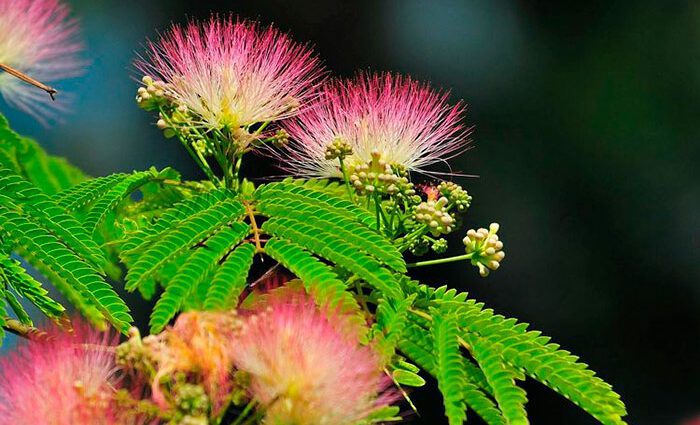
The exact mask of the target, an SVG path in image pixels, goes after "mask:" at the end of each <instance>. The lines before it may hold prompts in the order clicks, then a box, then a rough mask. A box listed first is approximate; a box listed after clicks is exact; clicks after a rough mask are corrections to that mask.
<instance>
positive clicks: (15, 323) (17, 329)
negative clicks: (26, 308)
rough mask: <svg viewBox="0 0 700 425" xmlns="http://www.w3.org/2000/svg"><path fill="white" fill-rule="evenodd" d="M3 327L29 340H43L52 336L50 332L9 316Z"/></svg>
mask: <svg viewBox="0 0 700 425" xmlns="http://www.w3.org/2000/svg"><path fill="white" fill-rule="evenodd" d="M2 328H3V329H4V330H6V331H7V332H10V333H12V334H15V335H17V336H20V337H22V338H26V339H29V340H38V341H42V340H46V339H48V338H50V336H49V334H48V333H46V332H44V331H42V330H39V329H37V328H35V327H33V326H29V325H25V324H24V323H22V322H20V321H19V320H15V319H12V318H9V317H6V318H5V324H4V325H2Z"/></svg>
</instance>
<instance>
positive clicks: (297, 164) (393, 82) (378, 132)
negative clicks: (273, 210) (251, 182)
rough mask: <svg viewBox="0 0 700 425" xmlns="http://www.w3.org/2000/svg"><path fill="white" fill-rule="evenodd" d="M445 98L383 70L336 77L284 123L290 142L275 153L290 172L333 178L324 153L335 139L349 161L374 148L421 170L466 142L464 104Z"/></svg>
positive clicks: (334, 165) (334, 166)
mask: <svg viewBox="0 0 700 425" xmlns="http://www.w3.org/2000/svg"><path fill="white" fill-rule="evenodd" d="M448 96H449V93H447V92H441V91H436V90H433V89H431V88H430V87H429V86H428V85H427V84H424V83H421V82H418V81H415V80H412V79H411V78H410V77H402V76H399V75H392V74H389V73H385V74H374V75H367V74H360V75H358V76H357V77H356V78H355V79H354V80H348V81H336V82H334V83H331V84H328V85H327V86H325V88H324V89H323V91H322V94H321V96H320V98H319V101H318V102H317V103H316V104H315V105H314V107H310V108H308V109H307V110H306V111H305V112H304V113H302V114H301V115H300V116H299V117H298V119H296V120H293V121H291V122H289V123H287V124H286V126H285V129H286V130H287V132H288V133H289V135H290V142H289V145H288V147H287V149H286V150H283V151H276V156H278V157H279V158H280V159H281V160H282V168H284V169H285V170H287V171H289V172H291V173H292V174H294V175H298V176H304V177H333V176H339V170H338V161H337V160H335V159H334V160H328V159H326V157H325V156H326V147H328V145H329V144H330V143H331V142H333V141H334V140H336V139H340V140H342V141H343V142H345V143H347V144H348V145H349V146H350V147H351V148H352V150H353V155H352V156H350V157H349V159H348V161H349V162H350V163H351V165H352V164H353V163H358V164H359V163H367V162H369V161H370V160H371V159H372V152H375V151H377V152H379V153H380V154H381V159H383V160H384V161H386V162H387V163H389V164H396V165H401V166H404V167H406V168H407V169H408V170H411V171H418V172H423V173H426V172H427V170H426V167H427V166H428V165H431V164H434V163H437V162H445V161H446V160H447V159H450V158H452V157H453V156H455V155H457V154H459V153H461V152H462V151H463V150H464V149H465V147H466V145H467V142H468V141H467V136H468V133H469V129H467V128H465V127H464V125H463V124H462V122H461V119H462V115H463V113H464V106H463V104H461V103H458V104H457V105H455V106H450V105H449V104H448V103H447V99H448Z"/></svg>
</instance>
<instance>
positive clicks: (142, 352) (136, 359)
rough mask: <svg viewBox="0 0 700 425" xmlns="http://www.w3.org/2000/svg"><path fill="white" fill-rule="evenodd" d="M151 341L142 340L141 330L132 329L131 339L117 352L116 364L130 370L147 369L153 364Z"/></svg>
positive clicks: (118, 348)
mask: <svg viewBox="0 0 700 425" xmlns="http://www.w3.org/2000/svg"><path fill="white" fill-rule="evenodd" d="M149 341H151V339H150V338H149V337H146V339H143V340H142V339H141V334H140V332H139V330H138V329H137V328H136V327H132V328H131V329H129V339H128V340H127V341H125V342H123V343H121V344H119V345H118V346H117V348H116V350H115V362H116V363H117V364H118V365H120V366H126V367H129V368H134V369H139V370H140V369H147V368H148V367H150V365H151V364H152V363H153V359H152V357H153V351H152V350H151V347H150V346H149Z"/></svg>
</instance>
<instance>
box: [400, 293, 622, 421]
mask: <svg viewBox="0 0 700 425" xmlns="http://www.w3.org/2000/svg"><path fill="white" fill-rule="evenodd" d="M403 283H404V284H405V285H406V287H407V289H406V291H407V292H412V293H416V294H418V297H417V299H416V302H415V303H414V310H412V311H413V312H416V313H414V316H415V317H412V318H411V319H412V321H413V322H414V323H415V325H411V326H409V327H408V328H407V329H408V330H409V331H407V334H408V337H407V339H408V340H409V341H408V342H406V343H402V344H400V348H401V350H402V351H403V352H404V353H405V354H406V355H407V356H409V358H411V359H412V360H414V361H415V362H417V363H418V364H420V365H422V366H424V367H426V364H427V365H428V366H427V368H429V361H430V352H431V351H430V349H429V346H428V347H426V345H425V343H424V337H423V336H422V334H423V333H424V332H425V329H426V328H429V327H430V323H429V321H428V320H427V319H426V318H427V317H432V316H430V315H429V314H428V313H427V311H429V309H431V308H437V309H439V310H440V311H441V312H446V313H449V314H451V315H453V316H454V317H455V318H456V320H457V323H458V325H459V328H460V338H461V339H462V341H463V343H462V342H460V343H462V345H463V346H464V347H465V348H467V349H469V352H470V354H471V355H472V356H473V358H474V360H476V362H477V364H478V366H479V370H476V369H475V368H472V367H466V370H467V376H468V377H469V379H470V381H472V382H473V383H474V384H475V386H476V387H478V388H481V389H485V390H486V392H487V393H489V394H491V395H493V396H494V397H495V400H496V401H497V402H498V405H499V407H500V410H501V412H502V414H503V415H504V417H506V418H507V419H508V420H510V421H513V422H515V423H525V422H526V418H525V416H524V415H525V411H524V408H523V407H522V406H523V405H524V403H525V394H524V392H522V390H521V389H519V388H518V387H517V386H515V384H514V379H516V378H517V379H520V378H521V373H524V374H526V375H528V376H530V377H532V378H534V379H536V380H538V381H540V382H541V383H543V384H544V385H546V386H548V387H550V388H552V389H553V390H555V391H557V392H559V393H560V394H562V395H564V396H565V397H566V398H567V399H569V400H571V401H572V402H574V403H576V404H577V405H579V406H580V407H581V408H583V409H584V410H585V411H587V412H588V413H590V414H591V415H592V416H594V417H595V418H596V419H597V420H598V421H600V422H601V423H603V424H624V423H625V422H624V421H623V420H622V417H623V416H624V415H625V414H626V410H625V406H624V404H623V403H622V402H621V401H620V396H619V395H618V394H617V393H615V392H614V391H612V388H611V387H610V385H608V384H607V383H605V382H604V381H602V380H601V379H600V378H598V377H596V376H595V373H594V372H592V371H591V370H589V369H588V368H587V365H585V364H583V363H580V362H578V358H577V357H576V356H572V355H571V354H570V353H569V352H568V351H565V350H560V349H559V346H558V345H557V344H552V343H549V338H548V337H543V336H542V335H541V333H540V332H538V331H528V330H527V324H523V323H518V322H517V321H516V320H515V319H506V318H504V317H503V316H500V315H496V314H494V313H493V311H492V310H489V309H484V306H483V304H481V303H478V302H476V301H475V300H472V299H468V298H467V294H466V293H457V292H456V291H455V290H453V289H452V290H447V288H446V287H440V288H437V289H435V288H431V287H429V286H427V285H422V284H417V283H415V282H413V281H409V280H404V282H403ZM416 315H417V316H416ZM428 370H430V369H428ZM431 373H433V374H434V372H431ZM482 374H483V377H485V378H486V384H487V385H485V384H484V382H483V378H482ZM465 399H466V398H465ZM466 400H467V404H469V406H470V407H473V408H474V409H475V410H476V408H475V407H474V406H473V405H472V403H470V402H469V400H468V399H466ZM477 412H478V411H477ZM481 416H482V417H484V416H483V415H481ZM484 418H485V417H484Z"/></svg>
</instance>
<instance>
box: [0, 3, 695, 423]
mask: <svg viewBox="0 0 700 425" xmlns="http://www.w3.org/2000/svg"><path fill="white" fill-rule="evenodd" d="M70 3H71V4H72V8H73V11H74V15H75V16H77V17H78V18H79V19H80V21H81V25H82V28H83V35H84V37H85V42H86V45H87V51H86V54H85V56H86V57H87V58H89V60H90V61H91V65H90V67H89V69H88V72H87V74H86V75H85V76H84V77H83V78H80V79H77V80H74V81H71V82H67V83H65V84H63V85H57V86H58V88H59V89H63V91H64V92H72V93H73V97H74V99H73V104H72V108H71V109H72V112H71V113H69V114H68V115H66V116H65V117H64V120H63V122H61V123H58V124H56V125H54V126H52V127H50V128H43V127H41V126H39V125H37V124H36V122H35V121H34V120H33V119H32V118H31V117H28V116H27V115H24V114H22V113H19V112H17V111H14V110H11V109H8V108H6V107H4V105H3V112H5V111H7V112H8V118H9V119H10V120H11V123H12V125H13V126H14V127H15V128H16V129H17V130H18V131H20V132H22V133H25V134H28V135H32V136H34V137H35V138H37V139H38V140H39V141H40V142H42V144H43V145H44V146H45V147H46V148H47V149H48V150H49V151H50V152H51V153H54V154H58V155H63V156H66V157H67V158H69V159H70V160H71V161H72V162H73V163H75V164H76V165H78V166H80V167H82V168H83V169H84V170H86V171H87V172H88V173H90V174H92V175H96V176H97V175H104V174H107V173H111V172H116V171H130V170H134V169H144V168H146V167H149V166H151V165H155V166H157V167H164V166H166V165H172V166H174V167H175V168H177V169H178V170H180V171H181V172H182V173H183V175H184V176H186V177H189V178H199V177H201V176H200V175H198V174H197V171H196V170H195V169H194V168H193V166H192V164H191V163H190V162H189V160H188V157H187V156H186V153H185V152H183V151H182V150H181V148H180V146H179V144H178V143H177V142H174V141H172V140H165V139H164V138H163V137H162V136H161V133H160V131H158V130H157V129H156V128H155V127H154V125H153V122H154V119H153V117H152V116H150V115H149V114H147V113H144V112H143V111H141V110H139V109H138V108H137V107H136V104H135V101H134V95H135V91H136V88H137V84H136V83H135V81H134V80H133V77H134V76H136V75H135V74H134V71H133V68H132V66H131V62H132V60H133V58H134V56H135V54H136V53H137V52H139V51H141V46H142V44H143V43H144V41H145V40H146V39H147V38H148V37H155V36H156V35H157V31H158V30H162V29H165V28H166V27H167V26H168V25H169V24H170V23H171V22H184V21H186V19H187V17H191V18H203V17H207V16H208V15H209V14H210V13H211V12H228V11H231V12H233V13H236V14H239V15H240V16H243V17H249V18H254V19H259V20H261V21H262V22H263V23H274V24H275V25H277V26H278V27H279V28H281V29H282V30H284V31H288V32H290V33H291V34H292V35H293V36H294V37H295V38H296V39H298V40H300V41H304V42H310V43H312V44H314V45H315V46H316V49H317V51H318V52H319V54H320V55H321V56H322V57H323V58H324V60H325V63H326V65H327V67H328V69H329V70H330V71H332V72H333V73H334V74H336V75H340V76H351V75H352V74H353V72H354V71H355V70H356V69H358V68H359V69H372V70H393V71H397V72H401V73H408V74H411V75H413V76H415V77H417V78H419V79H423V80H428V81H431V82H432V83H433V84H434V85H435V86H438V87H444V88H449V89H451V90H452V94H453V98H454V100H457V99H464V100H465V101H466V102H467V103H468V105H469V114H468V117H467V120H468V123H469V124H470V125H474V126H475V130H474V133H473V136H472V138H473V144H472V146H473V149H472V150H470V151H469V152H467V153H466V154H465V155H463V156H462V157H460V158H458V159H457V160H456V161H454V163H453V167H454V169H455V170H460V171H463V172H465V173H469V174H476V175H478V176H479V177H478V178H470V179H463V180H460V182H461V183H462V184H464V185H465V187H466V188H467V189H468V190H469V192H470V194H471V195H472V196H473V197H474V202H473V206H472V208H471V210H470V218H469V221H468V226H469V227H481V226H487V225H488V224H489V223H490V222H492V221H498V222H499V223H500V224H501V232H500V233H499V235H502V239H503V240H504V241H505V243H506V252H507V253H508V257H507V258H506V260H505V262H504V264H503V267H502V268H501V269H499V270H498V272H497V273H494V274H492V275H491V276H490V277H489V278H487V279H480V278H479V277H478V273H477V272H476V269H473V268H471V267H470V266H468V265H467V264H466V263H452V264H449V265H444V266H441V267H435V268H432V269H430V270H421V273H420V276H421V277H422V278H424V279H427V281H429V282H432V283H434V284H435V285H441V284H447V285H449V286H452V287H456V288H459V289H460V290H467V291H469V292H470V293H471V296H472V297H475V298H477V299H479V300H481V301H483V302H485V303H486V304H487V305H488V306H490V307H492V308H494V309H495V310H496V311H498V312H500V313H501V314H504V315H506V316H514V317H518V318H520V319H521V320H523V321H526V322H528V323H531V324H532V327H533V328H535V329H539V330H542V331H544V332H545V334H548V335H550V336H552V337H553V338H554V340H555V341H557V342H558V343H560V344H561V345H562V346H564V347H565V348H566V349H568V350H570V351H572V352H573V353H575V354H577V355H579V356H580V357H581V358H582V359H583V361H585V362H586V363H588V364H590V365H591V367H592V368H593V369H594V370H596V371H597V372H598V373H599V375H600V376H601V377H603V378H604V379H605V380H607V381H608V382H610V383H612V384H613V385H614V387H615V389H616V390H617V391H618V392H619V393H620V394H622V396H623V400H624V401H625V402H626V403H627V406H628V409H629V413H630V416H629V422H630V423H632V424H654V425H656V424H679V423H681V421H682V420H684V419H686V418H689V417H692V416H695V415H697V414H700V361H699V360H700V315H699V314H698V311H699V307H700V262H699V261H698V258H699V257H698V254H699V253H700V250H699V247H700V212H699V211H700V165H698V162H699V160H700V147H699V145H698V140H700V119H699V118H700V117H699V113H700V2H697V1H685V2H684V1H678V2H676V1H668V2H658V1H629V2H626V1H616V2H609V1H589V2H544V1H514V0H513V1H506V0H480V1H466V0H465V1H449V0H433V1H418V0H403V1H398V0H397V1H353V2H341V1H335V2H333V1H318V0H296V1H260V0H257V1H199V2H191V1H185V0H179V1H178V0H172V1H167V0H160V1H157V0H149V1H133V0H119V1H116V0H115V1H104V0H103V1H92V0H75V1H71V2H70ZM137 77H138V76H137ZM264 161H265V160H262V159H260V160H258V161H257V162H255V163H253V164H250V163H249V164H248V168H249V170H250V171H251V172H252V173H253V174H255V175H264V174H266V173H269V170H270V169H271V168H270V165H269V164H266V163H265V162H264ZM457 236H458V235H455V238H454V244H453V245H452V246H453V249H454V251H455V252H456V251H458V250H459V248H458V247H459V246H460V243H459V238H458V237H457ZM133 299H134V300H135V298H133ZM146 314H147V311H146V310H145V308H144V309H143V311H140V312H138V316H139V317H140V318H141V319H144V318H145V317H146ZM525 387H526V389H527V390H528V392H529V400H530V401H529V403H528V409H529V412H530V415H531V419H532V423H533V424H538V425H539V424H594V423H596V422H595V421H594V420H593V419H592V418H590V417H588V416H587V415H586V414H585V413H583V412H582V411H580V410H579V409H578V408H577V407H575V406H574V405H573V404H571V403H569V402H568V401H566V400H565V399H563V398H561V397H560V396H558V395H557V394H555V393H554V392H551V391H549V390H546V389H544V388H543V387H542V386H540V385H539V384H537V383H533V382H528V383H526V384H525ZM413 398H414V399H415V401H416V404H417V405H418V407H419V409H420V416H417V415H415V414H410V411H409V409H408V407H407V406H406V407H405V409H406V413H407V414H408V415H409V421H410V422H412V423H416V424H440V423H445V420H444V419H443V416H442V405H441V403H442V401H441V399H440V396H439V393H438V391H437V387H436V386H435V385H434V383H430V385H429V386H428V387H427V388H425V389H423V390H420V391H416V392H414V393H413ZM470 421H471V423H480V422H479V421H478V419H476V417H475V416H472V418H471V419H470Z"/></svg>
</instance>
